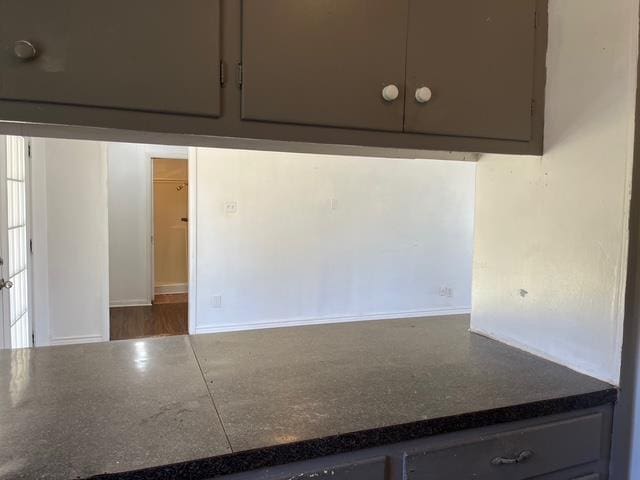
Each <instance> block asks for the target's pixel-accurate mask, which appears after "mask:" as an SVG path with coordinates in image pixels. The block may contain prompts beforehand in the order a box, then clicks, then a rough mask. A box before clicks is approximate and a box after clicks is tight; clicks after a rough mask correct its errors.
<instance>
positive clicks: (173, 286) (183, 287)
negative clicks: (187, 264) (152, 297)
mask: <svg viewBox="0 0 640 480" xmlns="http://www.w3.org/2000/svg"><path fill="white" fill-rule="evenodd" d="M188 291H189V284H188V283H170V284H167V285H156V286H155V288H154V293H155V294H156V295H167V294H170V293H187V292H188Z"/></svg>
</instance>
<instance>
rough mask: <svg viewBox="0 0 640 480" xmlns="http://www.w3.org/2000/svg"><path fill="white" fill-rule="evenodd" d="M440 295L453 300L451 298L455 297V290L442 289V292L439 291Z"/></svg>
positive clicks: (449, 288)
mask: <svg viewBox="0 0 640 480" xmlns="http://www.w3.org/2000/svg"><path fill="white" fill-rule="evenodd" d="M438 293H439V295H440V296H441V297H449V298H451V297H453V288H451V287H440V290H439V292H438Z"/></svg>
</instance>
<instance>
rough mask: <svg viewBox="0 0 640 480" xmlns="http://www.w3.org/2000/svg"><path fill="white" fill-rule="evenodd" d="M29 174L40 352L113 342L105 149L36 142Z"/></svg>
mask: <svg viewBox="0 0 640 480" xmlns="http://www.w3.org/2000/svg"><path fill="white" fill-rule="evenodd" d="M32 170H33V180H34V181H33V188H34V194H33V195H34V198H33V206H32V207H33V223H34V227H35V228H34V239H35V244H34V259H33V262H34V270H33V273H34V304H35V306H34V311H35V314H36V317H35V318H36V326H35V330H36V335H37V340H38V345H47V344H61V343H81V342H91V341H101V340H108V338H109V336H108V335H109V334H108V301H109V289H108V288H109V287H108V278H107V276H106V275H105V272H107V270H108V254H109V252H108V231H107V160H106V152H105V148H104V144H101V143H99V142H88V141H73V140H54V139H46V140H45V139H34V140H33V164H32Z"/></svg>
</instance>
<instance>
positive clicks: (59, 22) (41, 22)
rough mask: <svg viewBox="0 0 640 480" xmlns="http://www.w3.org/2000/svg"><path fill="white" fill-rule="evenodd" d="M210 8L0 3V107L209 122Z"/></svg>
mask: <svg viewBox="0 0 640 480" xmlns="http://www.w3.org/2000/svg"><path fill="white" fill-rule="evenodd" d="M219 3H220V2H219V0H181V1H176V0H135V1H130V0H109V1H106V2H98V1H94V0H63V1H50V0H3V1H2V2H0V99H5V100H18V101H23V102H43V103H50V104H62V105H75V106H89V107H108V108H112V109H125V110H133V111H145V112H167V113H177V114H183V115H201V116H207V117H218V116H220V82H219V71H220V5H219ZM87 113H88V117H90V116H91V114H90V112H87ZM59 121H60V123H64V118H60V119H59Z"/></svg>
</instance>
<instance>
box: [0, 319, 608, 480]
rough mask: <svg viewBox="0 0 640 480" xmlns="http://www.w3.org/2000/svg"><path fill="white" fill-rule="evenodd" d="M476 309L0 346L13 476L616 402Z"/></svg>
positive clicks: (243, 452) (237, 460)
mask: <svg viewBox="0 0 640 480" xmlns="http://www.w3.org/2000/svg"><path fill="white" fill-rule="evenodd" d="M467 329H468V317H467V316H464V315H462V316H448V317H432V318H417V319H410V320H385V321H375V322H360V323H348V324H336V325H322V326H308V327H294V328H286V329H273V330H258V331H252V332H239V333H225V334H212V335H200V336H196V337H165V338H155V339H145V340H127V341H120V342H110V343H101V344H90V345H74V346H65V347H48V348H40V349H32V350H16V351H0V479H3V480H4V479H21V478H28V479H71V478H87V477H92V476H96V475H99V476H100V477H103V478H122V479H164V478H167V479H168V478H191V479H198V478H201V479H205V478H210V477H213V476H216V475H220V474H227V473H233V472H239V471H246V470H250V469H254V468H260V467H264V466H271V465H277V464H283V463H286V462H291V461H296V460H304V459H308V458H314V457H318V456H322V455H329V454H335V453H341V452H345V451H349V450H353V449H356V448H365V447H373V446H378V445H384V444H386V443H393V442H399V441H403V440H410V439H414V438H420V437H424V436H428V435H434V434H438V433H445V432H452V431H458V430H461V429H467V428H474V427H480V426H486V425H491V424H496V423H503V422H507V421H514V420H519V419H525V418H532V417H537V416H542V415H548V414H553V413H561V412H566V411H570V410H575V409H580V408H587V407H591V406H597V405H602V404H605V403H610V402H613V401H615V398H616V390H615V389H614V388H613V387H611V386H610V385H608V384H606V383H603V382H600V381H597V380H594V379H592V378H590V377H587V376H584V375H580V374H578V373H575V372H573V371H571V370H569V369H566V368H564V367H562V366H559V365H556V364H554V363H551V362H548V361H546V360H543V359H540V358H537V357H534V356H532V355H529V354H526V353H524V352H522V351H519V350H516V349H513V348H510V347H507V346H505V345H503V344H500V343H498V342H495V341H493V340H489V339H486V338H483V337H480V336H478V335H474V334H470V333H468V331H467Z"/></svg>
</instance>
